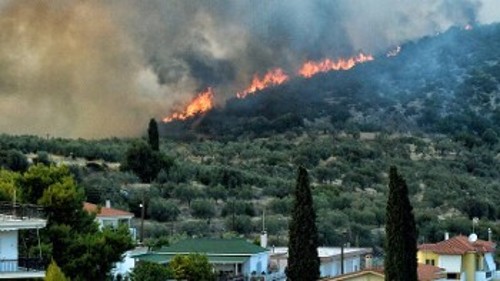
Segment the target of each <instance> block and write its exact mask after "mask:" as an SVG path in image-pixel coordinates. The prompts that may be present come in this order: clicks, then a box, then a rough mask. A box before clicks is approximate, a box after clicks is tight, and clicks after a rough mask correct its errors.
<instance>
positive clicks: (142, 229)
mask: <svg viewBox="0 0 500 281" xmlns="http://www.w3.org/2000/svg"><path fill="white" fill-rule="evenodd" d="M139 207H141V235H140V239H139V242H140V244H142V243H143V242H144V213H145V210H144V209H145V208H144V194H143V195H142V203H141V204H139Z"/></svg>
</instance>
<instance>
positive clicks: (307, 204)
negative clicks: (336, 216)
mask: <svg viewBox="0 0 500 281" xmlns="http://www.w3.org/2000/svg"><path fill="white" fill-rule="evenodd" d="M288 235H289V243H288V266H287V269H286V276H287V278H288V280H290V281H316V280H318V279H319V274H320V271H319V266H320V261H319V257H318V246H319V243H318V230H317V227H316V213H315V211H314V207H313V200H312V195H311V188H310V186H309V176H308V174H307V170H306V169H305V168H304V167H299V170H298V177H297V184H296V186H295V189H294V191H293V207H292V219H291V221H290V229H289V234H288Z"/></svg>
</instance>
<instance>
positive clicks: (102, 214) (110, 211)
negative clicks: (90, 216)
mask: <svg viewBox="0 0 500 281" xmlns="http://www.w3.org/2000/svg"><path fill="white" fill-rule="evenodd" d="M83 209H84V210H86V211H87V212H89V213H95V215H96V218H95V219H96V221H97V223H99V228H100V229H102V228H103V227H105V226H112V227H118V226H119V225H122V224H125V225H127V226H128V228H129V230H130V234H131V235H132V239H134V240H135V239H136V236H137V235H136V229H135V228H131V227H130V223H131V221H132V218H133V217H134V214H133V213H130V212H127V211H123V210H119V209H114V208H111V203H110V201H109V200H106V205H105V206H103V207H101V206H99V205H95V204H92V203H89V202H84V203H83Z"/></svg>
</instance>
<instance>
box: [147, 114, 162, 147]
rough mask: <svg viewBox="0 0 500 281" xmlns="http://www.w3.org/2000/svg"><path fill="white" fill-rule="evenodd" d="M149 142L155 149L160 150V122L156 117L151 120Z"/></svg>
mask: <svg viewBox="0 0 500 281" xmlns="http://www.w3.org/2000/svg"><path fill="white" fill-rule="evenodd" d="M148 142H149V145H150V146H151V148H152V149H153V150H154V151H160V137H159V134H158V124H157V123H156V120H155V119H154V118H151V120H149V126H148Z"/></svg>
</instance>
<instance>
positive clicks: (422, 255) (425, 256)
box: [417, 251, 439, 266]
mask: <svg viewBox="0 0 500 281" xmlns="http://www.w3.org/2000/svg"><path fill="white" fill-rule="evenodd" d="M417 260H418V262H419V263H423V264H426V260H429V261H431V260H434V265H436V266H437V264H438V260H439V255H438V254H435V253H433V252H430V251H418V253H417Z"/></svg>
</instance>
